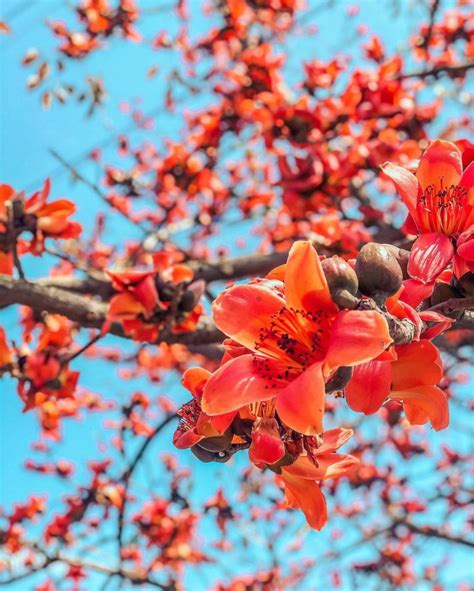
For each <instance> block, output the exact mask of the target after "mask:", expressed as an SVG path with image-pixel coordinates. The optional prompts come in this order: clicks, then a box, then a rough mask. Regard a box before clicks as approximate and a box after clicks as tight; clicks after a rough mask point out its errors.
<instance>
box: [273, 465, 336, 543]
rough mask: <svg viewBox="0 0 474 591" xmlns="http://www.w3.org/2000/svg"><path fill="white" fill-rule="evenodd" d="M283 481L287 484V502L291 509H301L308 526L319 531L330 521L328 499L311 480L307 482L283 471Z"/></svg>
mask: <svg viewBox="0 0 474 591" xmlns="http://www.w3.org/2000/svg"><path fill="white" fill-rule="evenodd" d="M282 479H283V482H284V483H285V489H286V490H285V494H286V500H287V502H288V504H289V506H290V507H293V508H294V509H301V510H302V511H303V513H304V515H305V517H306V521H307V522H308V525H309V526H310V527H312V528H313V529H317V530H318V531H319V530H320V529H322V528H323V527H324V526H325V525H326V522H327V520H328V514H327V506H326V499H325V497H324V495H323V493H322V492H321V489H320V488H319V486H318V485H317V484H316V482H312V481H311V480H309V481H308V480H305V479H303V478H298V477H297V476H293V475H292V474H289V473H288V472H287V471H286V469H285V468H283V469H282Z"/></svg>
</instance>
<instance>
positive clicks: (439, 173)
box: [416, 140, 462, 191]
mask: <svg viewBox="0 0 474 591" xmlns="http://www.w3.org/2000/svg"><path fill="white" fill-rule="evenodd" d="M461 174H462V160H461V152H460V150H459V148H458V147H457V146H456V144H452V143H451V142H446V141H444V140H436V141H434V142H433V143H432V144H430V146H429V147H428V148H427V150H426V151H425V153H424V154H423V156H422V157H421V160H420V165H419V166H418V170H417V171H416V178H417V179H418V182H419V183H420V185H421V188H422V190H423V191H425V189H426V187H428V186H429V185H434V186H435V187H436V190H439V189H440V188H441V185H443V186H444V187H449V186H450V185H458V184H459V180H460V178H461Z"/></svg>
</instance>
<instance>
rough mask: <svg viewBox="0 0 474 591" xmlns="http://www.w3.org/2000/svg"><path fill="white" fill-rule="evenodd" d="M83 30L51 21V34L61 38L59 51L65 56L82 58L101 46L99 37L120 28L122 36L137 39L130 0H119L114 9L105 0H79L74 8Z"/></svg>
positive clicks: (113, 32)
mask: <svg viewBox="0 0 474 591" xmlns="http://www.w3.org/2000/svg"><path fill="white" fill-rule="evenodd" d="M76 13H77V16H78V18H79V20H80V21H81V22H82V23H83V24H84V28H85V30H84V31H81V32H77V31H70V30H69V29H68V28H67V26H66V24H65V23H63V22H61V21H56V22H53V23H51V25H50V26H51V29H52V31H53V33H54V34H55V35H56V36H57V37H59V38H60V39H61V40H62V43H61V45H60V47H59V51H60V52H61V53H63V54H64V55H66V56H67V57H69V58H76V59H77V58H83V57H85V56H87V55H89V53H91V51H93V50H94V49H97V48H99V47H100V46H101V39H104V38H107V37H109V36H110V35H113V34H115V33H116V31H120V34H121V35H122V36H123V37H124V38H125V39H132V40H134V41H139V40H140V39H141V37H140V35H139V34H138V33H137V32H136V31H135V29H134V27H133V25H134V23H135V21H136V20H137V19H138V15H139V12H138V7H137V5H136V3H135V1H134V0H120V1H119V2H118V4H117V6H116V7H115V8H114V7H113V6H111V4H110V2H109V0H82V1H81V2H80V3H79V5H78V6H77V8H76Z"/></svg>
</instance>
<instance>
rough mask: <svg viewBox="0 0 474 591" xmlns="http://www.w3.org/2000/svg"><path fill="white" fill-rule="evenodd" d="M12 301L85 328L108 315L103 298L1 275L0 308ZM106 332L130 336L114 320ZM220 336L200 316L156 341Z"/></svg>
mask: <svg viewBox="0 0 474 591" xmlns="http://www.w3.org/2000/svg"><path fill="white" fill-rule="evenodd" d="M13 304H20V305H23V306H28V307H29V308H31V309H32V310H35V311H37V312H48V313H51V314H61V315H62V316H66V317H67V318H69V319H70V320H72V321H73V322H77V323H78V324H80V325H81V326H82V327H84V328H102V326H103V324H104V322H105V319H106V315H107V304H104V303H103V302H97V301H96V300H93V299H91V298H86V297H84V296H81V295H78V294H75V293H70V292H68V291H65V290H62V289H58V288H56V287H44V286H43V285H38V284H34V283H29V282H27V281H23V280H18V279H13V278H12V277H8V276H6V275H1V276H0V308H2V307H6V306H11V305H13ZM109 332H110V333H111V334H113V335H116V336H119V337H125V338H130V337H129V336H128V335H126V334H125V332H124V330H123V328H122V326H121V325H120V324H118V323H113V324H112V326H111V327H110V330H109ZM223 338H224V335H223V334H222V333H221V332H220V331H219V330H218V329H217V328H216V327H215V325H214V323H213V322H212V320H211V319H210V318H208V317H203V318H201V320H200V321H199V324H198V327H197V330H196V331H195V332H192V333H180V334H175V333H173V332H171V331H167V330H165V331H163V332H162V333H161V334H160V336H159V338H158V340H157V342H166V343H181V344H183V345H205V344H209V343H217V342H219V341H222V339H223Z"/></svg>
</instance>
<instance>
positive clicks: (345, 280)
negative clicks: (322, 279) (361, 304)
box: [321, 256, 359, 308]
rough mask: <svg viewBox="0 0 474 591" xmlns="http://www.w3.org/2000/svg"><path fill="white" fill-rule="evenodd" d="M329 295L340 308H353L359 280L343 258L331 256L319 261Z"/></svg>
mask: <svg viewBox="0 0 474 591" xmlns="http://www.w3.org/2000/svg"><path fill="white" fill-rule="evenodd" d="M321 266H322V268H323V271H324V275H325V276H326V281H327V282H328V286H329V290H330V292H331V296H332V298H333V300H334V301H335V302H336V304H337V305H338V306H339V307H340V308H355V307H356V306H357V303H358V300H357V298H356V297H355V295H356V293H357V289H358V287H359V282H358V280H357V275H356V273H355V271H354V270H353V268H352V267H351V266H350V265H349V263H347V262H346V261H345V260H344V259H342V258H341V257H338V256H333V257H331V258H329V259H324V260H323V261H321Z"/></svg>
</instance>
